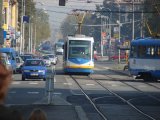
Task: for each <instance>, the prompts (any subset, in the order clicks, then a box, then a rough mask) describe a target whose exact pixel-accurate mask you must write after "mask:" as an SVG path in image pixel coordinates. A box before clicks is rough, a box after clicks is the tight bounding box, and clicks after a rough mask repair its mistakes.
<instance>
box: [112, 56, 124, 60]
mask: <svg viewBox="0 0 160 120" xmlns="http://www.w3.org/2000/svg"><path fill="white" fill-rule="evenodd" d="M116 59H119V55H113V56H111V57H110V60H116ZM120 59H126V56H125V55H120Z"/></svg>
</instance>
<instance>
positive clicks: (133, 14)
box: [132, 1, 134, 40]
mask: <svg viewBox="0 0 160 120" xmlns="http://www.w3.org/2000/svg"><path fill="white" fill-rule="evenodd" d="M132 40H134V1H132Z"/></svg>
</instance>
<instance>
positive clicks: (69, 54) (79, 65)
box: [63, 35, 94, 74]
mask: <svg viewBox="0 0 160 120" xmlns="http://www.w3.org/2000/svg"><path fill="white" fill-rule="evenodd" d="M93 44H94V39H93V37H87V36H85V35H75V36H68V37H67V40H66V42H65V44H64V64H63V65H64V72H65V73H85V74H90V73H93V68H94V60H93Z"/></svg>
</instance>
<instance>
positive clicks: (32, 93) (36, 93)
mask: <svg viewBox="0 0 160 120" xmlns="http://www.w3.org/2000/svg"><path fill="white" fill-rule="evenodd" d="M27 93H28V94H39V92H27Z"/></svg>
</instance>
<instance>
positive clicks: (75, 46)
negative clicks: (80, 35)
mask: <svg viewBox="0 0 160 120" xmlns="http://www.w3.org/2000/svg"><path fill="white" fill-rule="evenodd" d="M68 58H84V59H90V58H91V42H90V41H77V40H76V41H74V40H71V41H70V42H69V56H68Z"/></svg>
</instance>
